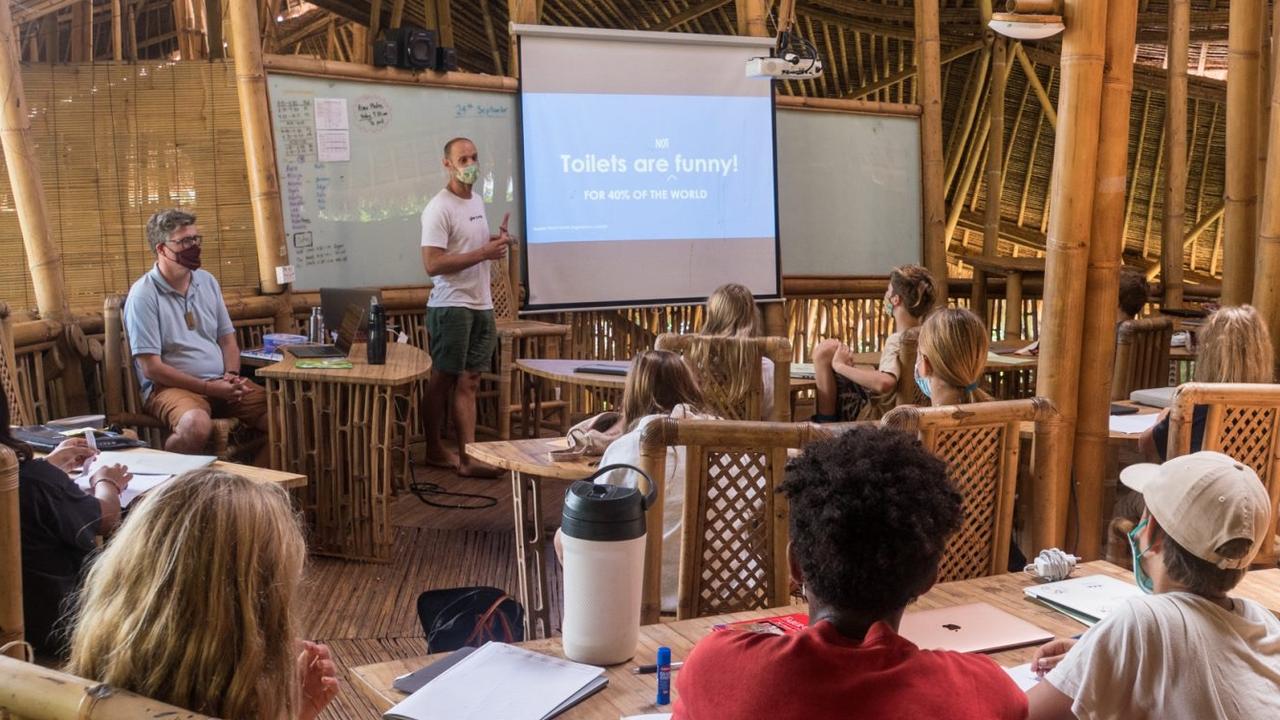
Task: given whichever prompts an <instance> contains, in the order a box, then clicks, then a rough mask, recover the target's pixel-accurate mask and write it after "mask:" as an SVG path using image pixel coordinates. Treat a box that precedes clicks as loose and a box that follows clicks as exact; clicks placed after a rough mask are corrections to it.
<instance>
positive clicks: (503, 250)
mask: <svg viewBox="0 0 1280 720" xmlns="http://www.w3.org/2000/svg"><path fill="white" fill-rule="evenodd" d="M506 254H507V241H506V240H499V239H494V240H490V241H489V242H488V244H486V245H485V246H484V247H482V248H480V249H479V250H472V251H470V252H460V253H451V252H449V251H447V250H445V249H444V248H439V247H431V246H424V247H423V248H422V264H423V265H424V266H425V267H426V268H427V274H428V275H450V274H452V273H456V272H462V271H463V270H466V269H467V268H469V267H471V266H473V265H479V264H480V263H482V262H485V261H488V260H498V259H500V258H501V257H502V256H503V255H506Z"/></svg>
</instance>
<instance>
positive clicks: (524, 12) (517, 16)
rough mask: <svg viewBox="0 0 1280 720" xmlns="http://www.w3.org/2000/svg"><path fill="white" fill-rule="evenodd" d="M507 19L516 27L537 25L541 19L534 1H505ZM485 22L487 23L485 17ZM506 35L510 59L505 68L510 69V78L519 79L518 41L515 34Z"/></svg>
mask: <svg viewBox="0 0 1280 720" xmlns="http://www.w3.org/2000/svg"><path fill="white" fill-rule="evenodd" d="M507 17H509V18H511V22H513V23H516V24H517V25H537V24H538V23H540V22H542V17H541V15H540V14H539V12H538V4H537V3H536V2H534V0H507ZM485 21H486V22H487V21H488V16H487V15H486V17H485ZM507 35H508V51H509V58H510V59H509V61H508V62H507V67H509V68H511V72H510V73H509V74H510V75H511V76H512V77H520V46H519V44H518V43H519V41H518V40H517V38H516V34H515V33H512V32H509V33H507Z"/></svg>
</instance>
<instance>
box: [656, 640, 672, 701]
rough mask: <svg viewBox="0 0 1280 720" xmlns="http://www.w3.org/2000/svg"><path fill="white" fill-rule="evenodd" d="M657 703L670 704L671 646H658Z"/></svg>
mask: <svg viewBox="0 0 1280 720" xmlns="http://www.w3.org/2000/svg"><path fill="white" fill-rule="evenodd" d="M658 704H659V705H670V704H671V648H669V647H660V648H658Z"/></svg>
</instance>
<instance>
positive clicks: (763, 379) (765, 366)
mask: <svg viewBox="0 0 1280 720" xmlns="http://www.w3.org/2000/svg"><path fill="white" fill-rule="evenodd" d="M760 387H761V389H762V390H763V393H762V394H763V397H762V399H761V402H760V419H762V420H772V419H773V361H772V360H770V359H769V358H760Z"/></svg>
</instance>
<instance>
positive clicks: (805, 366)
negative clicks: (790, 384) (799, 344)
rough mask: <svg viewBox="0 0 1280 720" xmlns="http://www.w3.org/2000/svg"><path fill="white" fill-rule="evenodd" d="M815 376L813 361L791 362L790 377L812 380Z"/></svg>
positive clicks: (816, 374)
mask: <svg viewBox="0 0 1280 720" xmlns="http://www.w3.org/2000/svg"><path fill="white" fill-rule="evenodd" d="M817 376H818V373H817V371H816V370H814V368H813V363H791V377H793V378H796V379H797V380H812V379H814V378H815V377H817Z"/></svg>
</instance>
